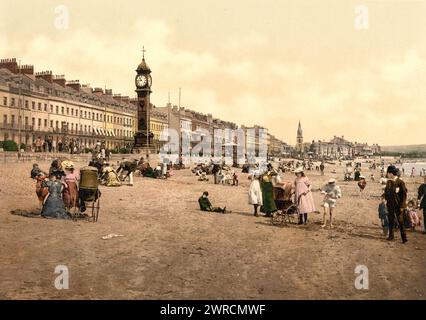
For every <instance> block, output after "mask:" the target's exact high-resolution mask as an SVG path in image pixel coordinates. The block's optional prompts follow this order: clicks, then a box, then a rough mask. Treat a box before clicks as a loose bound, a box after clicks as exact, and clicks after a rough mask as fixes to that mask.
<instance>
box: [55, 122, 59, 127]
mask: <svg viewBox="0 0 426 320" xmlns="http://www.w3.org/2000/svg"><path fill="white" fill-rule="evenodd" d="M58 128H59V121H56V129H58Z"/></svg>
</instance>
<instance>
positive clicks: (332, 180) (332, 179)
mask: <svg viewBox="0 0 426 320" xmlns="http://www.w3.org/2000/svg"><path fill="white" fill-rule="evenodd" d="M328 183H329V184H332V183H336V179H334V178H331V179H330V180H328Z"/></svg>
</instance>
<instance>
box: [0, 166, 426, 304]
mask: <svg viewBox="0 0 426 320" xmlns="http://www.w3.org/2000/svg"><path fill="white" fill-rule="evenodd" d="M40 165H41V167H42V168H43V169H45V170H47V169H48V163H47V162H44V163H40ZM79 165H84V164H83V163H80V164H79ZM30 169H31V163H25V164H24V163H20V164H7V165H2V166H1V168H0V189H1V191H0V196H1V203H0V229H1V232H0V245H1V251H0V261H1V265H0V284H1V286H0V298H3V299H424V298H425V295H426V290H425V289H426V250H425V249H426V235H422V234H421V233H420V232H416V233H412V232H411V231H409V232H408V239H409V242H408V243H407V244H405V245H403V244H401V242H400V239H399V234H397V233H396V236H397V240H396V241H394V242H387V241H386V240H385V239H384V237H383V236H382V233H381V229H380V226H379V220H378V214H377V206H378V202H379V200H378V197H377V196H378V195H379V194H380V186H379V184H378V183H377V182H376V183H371V182H369V184H368V186H367V190H366V191H367V193H369V194H370V196H369V198H366V199H359V195H358V192H357V186H356V183H355V182H342V181H340V182H339V184H340V185H341V187H342V191H343V198H342V199H340V201H339V202H338V206H337V210H336V222H335V225H336V226H335V228H334V229H333V230H330V229H328V228H327V229H325V230H324V229H321V227H320V221H321V218H322V215H318V214H312V215H310V218H309V224H308V225H307V226H296V225H290V226H287V227H274V226H272V225H271V223H270V220H269V219H267V218H264V217H259V218H255V217H253V216H252V214H251V212H252V208H251V207H250V206H249V205H248V204H247V189H248V185H249V181H248V179H247V175H246V174H240V186H238V187H232V186H221V185H214V184H213V182H212V181H209V182H199V181H197V178H196V177H195V176H193V175H192V174H191V172H190V171H189V170H181V171H175V176H173V177H172V178H171V179H169V180H167V181H164V180H155V179H147V178H135V185H134V186H133V187H128V186H122V187H119V188H106V187H101V191H102V198H101V212H100V216H99V221H98V222H97V223H90V222H86V221H78V222H72V221H63V220H47V219H43V218H28V217H22V216H16V215H12V214H11V213H10V211H11V210H14V209H22V210H35V209H36V207H37V199H36V196H35V183H34V181H33V180H31V179H30V178H29V172H30ZM330 170H331V167H329V168H327V171H328V172H329V171H330ZM337 170H338V173H339V174H338V175H337V176H338V177H339V178H341V177H343V173H342V172H343V167H337ZM328 172H327V173H326V175H325V176H323V177H321V176H320V175H319V174H318V173H317V172H307V174H308V176H309V178H311V180H312V181H313V183H314V187H315V188H319V187H320V186H321V185H322V184H323V183H324V182H325V181H326V180H327V179H328V178H329V177H330V176H332V174H329V173H328ZM377 176H378V175H377V174H376V177H377ZM284 178H285V180H292V179H293V176H292V175H290V174H285V175H284ZM210 180H212V179H211V178H210ZM407 182H408V188H409V192H410V194H411V195H414V194H415V191H416V190H417V187H418V184H419V182H420V178H417V180H414V179H411V180H410V179H407ZM204 190H208V191H209V193H210V199H211V201H212V202H213V205H217V206H225V205H226V206H227V207H228V208H229V209H231V210H232V213H230V214H225V215H223V214H217V213H203V212H200V211H199V210H198V204H197V199H198V197H199V196H200V194H201V193H202V192H203V191H204ZM314 198H315V203H316V206H317V208H318V209H319V210H320V209H321V208H320V203H321V198H322V197H321V195H320V194H319V192H318V191H315V192H314ZM110 233H116V234H122V235H124V237H119V238H113V239H110V240H102V239H101V237H102V236H104V235H107V234H110ZM57 265H66V266H67V267H68V268H69V272H70V282H69V286H70V288H69V289H68V290H57V289H55V287H54V280H55V278H56V277H57V275H56V274H54V270H55V267H56V266H57ZM357 265H365V266H367V267H368V269H369V289H368V290H357V289H356V288H355V286H354V281H355V278H356V277H357V274H355V273H354V270H355V267H356V266H357Z"/></svg>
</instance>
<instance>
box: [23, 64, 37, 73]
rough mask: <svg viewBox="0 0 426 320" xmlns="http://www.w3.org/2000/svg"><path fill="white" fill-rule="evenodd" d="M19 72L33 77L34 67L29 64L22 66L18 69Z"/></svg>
mask: <svg viewBox="0 0 426 320" xmlns="http://www.w3.org/2000/svg"><path fill="white" fill-rule="evenodd" d="M20 72H21V73H22V74H27V75H34V66H32V65H29V64H26V65H23V66H21V68H20Z"/></svg>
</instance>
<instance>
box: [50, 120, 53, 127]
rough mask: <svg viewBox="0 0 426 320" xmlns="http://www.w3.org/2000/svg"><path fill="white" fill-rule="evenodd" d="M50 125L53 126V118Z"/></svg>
mask: <svg viewBox="0 0 426 320" xmlns="http://www.w3.org/2000/svg"><path fill="white" fill-rule="evenodd" d="M50 127H51V128H53V120H50Z"/></svg>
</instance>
